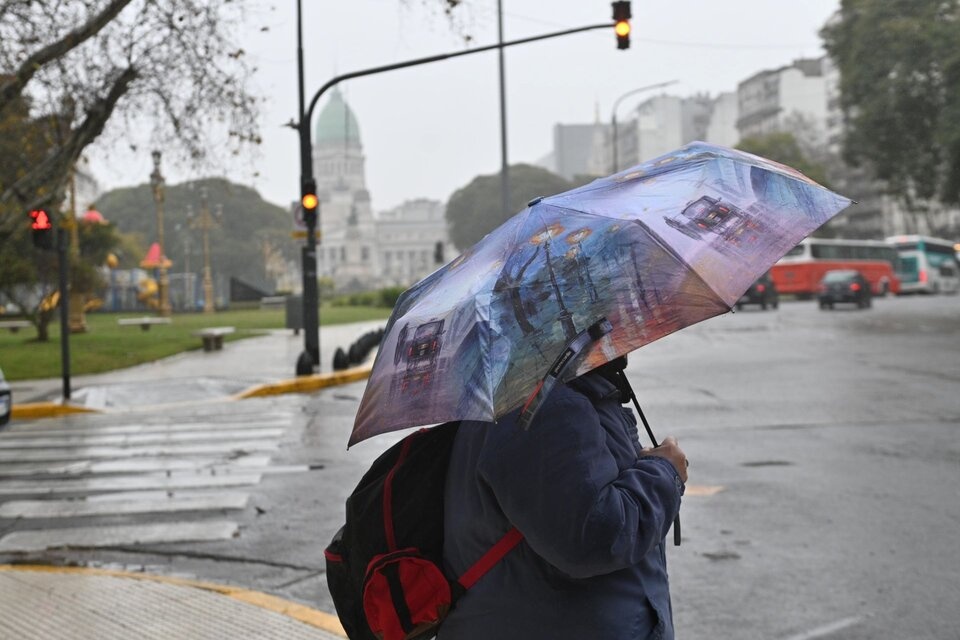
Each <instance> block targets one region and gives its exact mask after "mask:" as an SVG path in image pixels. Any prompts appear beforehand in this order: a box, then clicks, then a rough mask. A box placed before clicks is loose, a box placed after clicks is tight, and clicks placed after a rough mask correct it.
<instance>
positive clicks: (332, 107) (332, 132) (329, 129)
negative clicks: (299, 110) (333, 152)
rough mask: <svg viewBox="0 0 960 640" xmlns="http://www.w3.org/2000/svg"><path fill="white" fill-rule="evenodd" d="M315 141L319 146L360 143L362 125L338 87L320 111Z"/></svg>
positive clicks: (315, 129) (315, 130)
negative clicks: (358, 122)
mask: <svg viewBox="0 0 960 640" xmlns="http://www.w3.org/2000/svg"><path fill="white" fill-rule="evenodd" d="M313 131H314V136H313V143H314V144H315V145H317V146H321V145H324V144H343V143H344V142H348V143H350V142H355V143H356V144H360V127H359V126H358V125H357V118H356V116H354V115H353V111H352V110H351V109H350V107H349V106H348V105H347V103H346V102H344V101H343V95H342V94H341V93H340V91H339V90H338V89H336V88H334V89H333V93H331V94H330V101H329V102H327V106H325V107H324V108H323V111H321V112H320V117H319V118H317V126H316V127H315V128H314V130H313Z"/></svg>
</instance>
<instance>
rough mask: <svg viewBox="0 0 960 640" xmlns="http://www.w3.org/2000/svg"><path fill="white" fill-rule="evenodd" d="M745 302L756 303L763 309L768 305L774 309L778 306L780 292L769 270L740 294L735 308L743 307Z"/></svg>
mask: <svg viewBox="0 0 960 640" xmlns="http://www.w3.org/2000/svg"><path fill="white" fill-rule="evenodd" d="M745 304H758V305H760V308H761V309H764V310H766V308H767V307H768V306H770V307H773V308H774V309H776V308H777V307H778V306H780V293H779V292H778V291H777V285H775V284H774V283H773V278H771V277H770V272H769V271H768V272H767V273H765V274H763V275H762V276H760V277H759V278H757V281H756V282H754V283H753V284H752V285H750V288H749V289H747V292H746V293H744V294H743V295H742V296H740V299H739V300H738V301H737V309H743V305H745Z"/></svg>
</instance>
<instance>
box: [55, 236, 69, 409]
mask: <svg viewBox="0 0 960 640" xmlns="http://www.w3.org/2000/svg"><path fill="white" fill-rule="evenodd" d="M67 243H68V240H67V231H66V229H63V228H60V227H58V228H57V257H58V262H59V263H60V282H59V286H60V367H61V370H62V373H63V399H64V400H69V399H70V291H69V289H70V283H69V280H70V279H69V277H68V272H67V270H68V268H69V260H70V258H69V256H68V255H67Z"/></svg>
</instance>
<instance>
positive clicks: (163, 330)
mask: <svg viewBox="0 0 960 640" xmlns="http://www.w3.org/2000/svg"><path fill="white" fill-rule="evenodd" d="M150 315H154V314H152V313H88V314H87V332H86V333H74V334H71V335H70V373H71V375H83V374H89V373H101V372H104V371H111V370H113V369H121V368H124V367H131V366H133V365H137V364H141V363H144V362H150V361H153V360H158V359H160V358H165V357H167V356H172V355H174V354H176V353H180V352H182V351H191V350H196V349H200V348H202V347H201V343H200V338H198V337H197V336H194V335H193V332H194V331H197V330H199V329H203V328H205V327H223V326H230V327H235V328H236V332H235V333H233V334H231V335H229V336H226V338H225V341H233V340H242V339H244V338H250V337H253V336H257V335H261V334H262V333H264V332H265V331H268V330H271V329H282V328H284V326H285V323H286V315H285V311H284V309H264V310H261V309H249V310H231V311H218V312H217V313H214V314H202V313H190V314H175V315H174V316H173V319H172V320H173V321H172V322H171V323H170V324H169V325H154V326H151V327H150V329H149V330H147V331H143V330H142V329H141V328H140V327H139V326H119V325H118V324H117V319H118V318H134V317H143V316H150ZM389 315H390V309H384V308H372V307H323V308H321V310H320V324H321V325H334V324H344V323H349V322H363V321H367V320H379V319H383V320H385V319H386V318H387V317H388V316H389ZM49 329H50V340H49V341H48V342H38V341H37V332H36V329H34V328H32V327H31V328H29V329H21V330H20V331H18V332H17V333H10V332H9V331H6V330H0V367H2V369H3V372H4V374H5V376H6V378H7V380H26V379H32V378H55V377H59V376H60V375H61V367H60V323H59V317H58V321H56V322H53V323H51V324H50V327H49Z"/></svg>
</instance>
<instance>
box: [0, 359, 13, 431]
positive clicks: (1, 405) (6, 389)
mask: <svg viewBox="0 0 960 640" xmlns="http://www.w3.org/2000/svg"><path fill="white" fill-rule="evenodd" d="M12 411H13V394H12V393H11V391H10V385H9V384H7V381H6V380H5V379H4V377H3V369H0V427H2V426H3V425H5V424H7V423H8V422H10V413H11V412H12Z"/></svg>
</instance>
